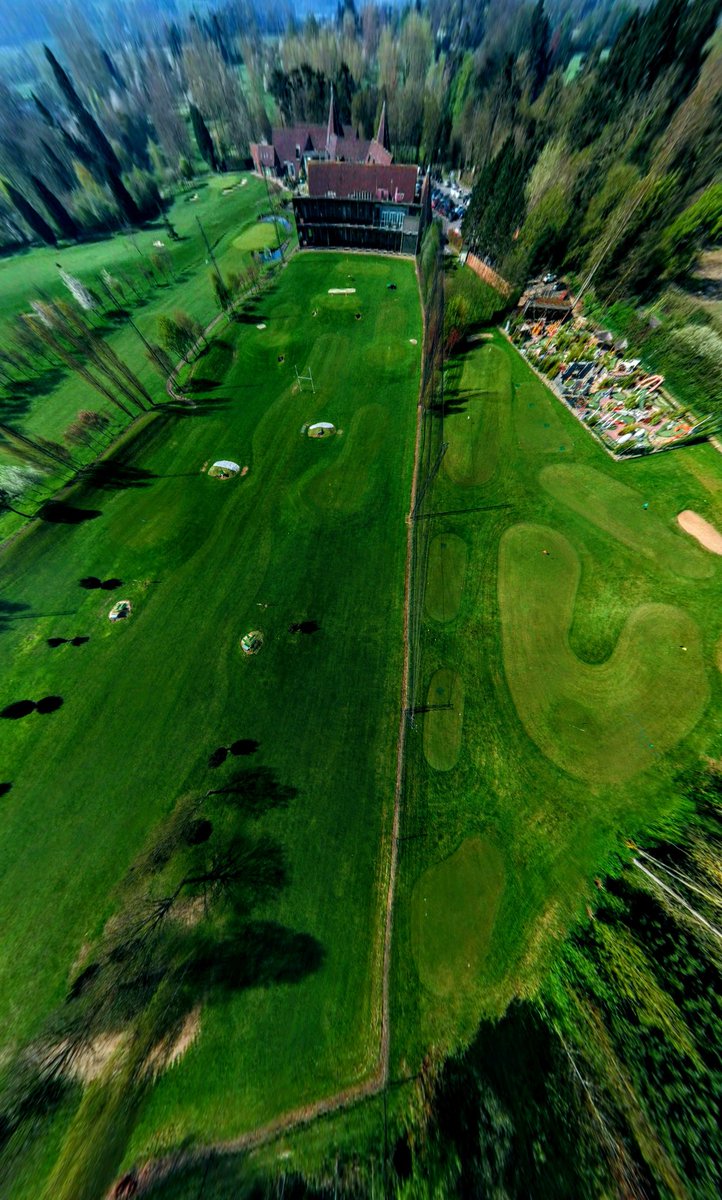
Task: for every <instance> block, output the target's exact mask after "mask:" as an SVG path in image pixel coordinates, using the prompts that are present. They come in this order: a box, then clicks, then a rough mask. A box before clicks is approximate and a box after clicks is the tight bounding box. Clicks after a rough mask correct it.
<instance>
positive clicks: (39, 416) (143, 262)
mask: <svg viewBox="0 0 722 1200" xmlns="http://www.w3.org/2000/svg"><path fill="white" fill-rule="evenodd" d="M234 184H237V186H235V187H233V190H232V191H230V192H228V193H227V194H224V189H225V188H228V187H231V186H233V185H234ZM195 189H196V190H194V191H190V192H188V193H186V194H182V195H180V196H178V197H177V198H176V199H175V201H174V202H173V204H172V205H171V206H170V208H169V210H168V216H169V218H170V220H171V221H172V223H173V226H174V227H175V229H176V232H177V233H178V236H179V239H180V240H179V241H177V242H174V241H171V240H170V238H169V236H168V233H167V231H166V229H165V226H164V225H162V224H160V223H158V224H157V225H151V226H149V227H147V228H145V229H143V230H142V231H140V232H138V233H137V234H135V235H134V236H133V237H131V236H129V235H127V234H123V233H119V234H118V235H117V236H115V237H112V238H106V239H103V240H101V241H97V242H86V243H83V244H80V245H77V246H68V247H66V248H64V249H61V250H54V249H52V248H50V249H49V248H36V249H33V250H29V251H27V252H26V253H24V254H17V255H14V256H13V257H11V258H7V259H3V260H1V261H0V331H2V332H3V333H6V331H8V330H9V328H10V325H9V323H10V321H11V319H12V318H13V317H15V316H16V314H18V313H22V312H27V311H28V309H29V306H30V302H31V301H32V300H34V299H37V298H38V297H39V296H40V294H41V293H42V294H43V295H48V296H50V297H52V298H57V297H61V298H63V299H68V298H69V293H68V291H67V289H66V288H65V287H64V286H63V284H62V282H61V280H60V277H59V274H58V271H57V268H56V266H55V264H56V262H59V263H60V264H61V265H62V266H63V267H64V268H65V270H66V271H68V272H69V273H70V274H71V275H75V276H77V277H78V278H80V279H81V280H82V281H83V283H85V284H86V285H87V286H89V287H91V288H93V289H94V290H95V291H96V292H97V293H98V294H99V296H100V297H101V299H103V300H104V302H105V304H106V307H107V306H108V305H109V304H110V301H109V299H108V298H107V296H105V293H104V292H103V291H102V287H101V286H100V284H99V282H98V277H99V275H100V272H101V270H102V269H103V268H105V269H106V270H108V271H109V272H110V273H111V275H113V274H114V273H115V272H125V273H126V274H128V275H129V276H131V278H132V279H133V280H134V281H135V284H136V287H137V288H138V289H139V291H140V295H141V298H140V299H138V297H136V296H135V295H134V294H133V292H132V291H131V290H129V289H127V290H126V296H127V298H128V304H129V308H130V311H131V315H132V317H133V320H134V321H135V323H136V325H137V326H138V328H139V329H140V331H141V332H142V333H143V334H144V335H145V337H146V338H148V339H150V340H151V341H157V340H158V329H157V319H158V317H159V316H160V315H162V314H164V313H168V314H170V313H172V312H173V311H174V310H175V309H183V310H184V311H186V312H189V313H191V315H192V316H194V317H196V318H197V319H198V320H200V321H202V322H203V323H204V324H207V323H208V322H209V321H210V320H211V319H212V318H213V317H214V316H215V315H216V314H217V313H218V305H217V303H216V301H215V299H214V295H213V291H212V288H211V281H210V271H211V269H212V266H211V264H210V262H209V260H208V252H207V250H206V247H205V244H204V242H203V239H202V236H201V232H200V230H199V228H198V224H197V221H196V218H198V219H200V221H201V222H202V225H203V228H204V230H205V232H206V235H207V237H208V239H209V241H210V243H211V246H212V247H213V252H214V255H215V257H216V260H217V262H218V265H219V267H220V269H221V270H222V271H223V272H224V273H226V272H230V271H235V270H238V269H240V268H241V267H242V266H245V265H246V263H247V261H248V258H249V254H250V252H251V250H254V249H261V248H263V247H265V246H267V245H271V244H275V241H276V236H275V231H274V227H273V225H272V224H270V223H261V222H259V221H257V216H258V214H260V213H263V212H267V211H268V196H267V193H266V189H265V186H264V184H263V182H262V181H261V180H260V179H257V178H255V177H254V176H252V175H218V176H209V177H208V178H207V179H206V180H204V181H200V182H198V183H197V184H196V185H195ZM194 195H195V196H197V197H198V199H197V200H193V199H192V197H193V196H194ZM154 241H162V242H164V243H165V247H166V249H167V251H168V253H169V255H170V256H171V259H172V263H173V270H174V273H175V278H173V279H172V278H170V276H167V277H166V278H165V280H164V281H163V282H162V283H161V284H159V285H157V286H152V287H151V286H149V285H148V283H147V282H145V281H144V280H143V278H142V276H141V274H140V271H141V268H144V269H146V270H148V269H150V268H151V263H150V261H149V260H150V257H151V256H152V255H153V254H154V253H155V252H156V251H155V249H154V246H153V243H154ZM156 277H157V278H160V276H158V275H157V272H156ZM101 328H102V329H103V330H104V331H105V333H106V334H107V336H108V338H109V341H110V344H111V345H112V346H113V348H114V350H115V351H116V353H117V354H118V355H119V356H120V357H121V358H123V360H124V361H126V362H127V363H128V365H129V366H130V367H131V369H132V370H133V371H135V372H136V374H137V375H138V376H139V378H140V379H142V381H143V382H144V383H145V385H146V387H147V388H148V389H149V391H150V392H151V395H153V396H154V398H155V399H156V400H164V399H166V396H165V391H164V387H163V382H162V380H161V378H160V376H159V375H158V374H157V372H156V371H155V370H154V369H153V368H152V366H151V365H150V363H149V362H148V360H147V358H146V348H145V346H144V345H143V343H142V342H141V341H140V339H139V338H138V337H137V335H136V334H135V333H134V331H133V330H132V328H131V327H130V326H129V324H128V323H127V321H126V320H125V319H124V318H123V317H122V316H120V317H116V316H113V315H112V314H108V315H106V316H104V317H103V318H102V324H101ZM81 408H90V409H96V410H100V411H103V412H106V413H107V414H108V415H109V416H110V417H111V419H112V426H111V429H110V433H112V432H114V431H115V432H117V431H118V430H120V429H121V428H122V422H123V421H125V420H126V418H124V417H123V416H122V414H121V413H120V412H119V411H118V410H117V409H115V408H114V407H113V406H111V405H109V404H108V403H107V401H105V400H104V399H103V397H101V396H100V395H99V394H98V393H97V392H96V391H95V390H94V389H93V388H90V387H88V386H87V385H86V384H85V383H84V381H83V380H81V379H80V378H79V376H77V375H76V374H74V373H72V372H70V371H69V370H67V371H64V370H45V371H44V372H43V373H42V374H40V375H39V376H38V378H37V380H35V381H33V383H32V385H30V386H25V385H23V386H18V387H14V388H13V390H12V394H10V393H8V392H7V391H6V394H5V395H4V396H2V397H0V418H1V419H2V420H3V421H6V422H7V423H8V424H9V425H11V426H13V427H15V428H20V429H22V430H26V431H27V432H28V433H30V434H41V435H42V436H44V437H48V438H51V439H54V440H56V441H61V440H62V435H63V433H64V431H65V430H66V429H67V427H68V425H69V424H70V422H71V421H72V420H73V418H74V417H75V415H76V413H77V412H78V410H79V409H81ZM4 453H5V451H4V450H3V448H2V447H1V446H0V459H1V456H2V455H3V454H4ZM74 454H75V455H76V457H77V458H78V459H79V460H80V461H83V460H84V458H86V459H87V457H88V451H83V450H77V449H75V450H74ZM21 507H22V506H21ZM21 523H22V522H21V521H20V520H19V519H18V518H16V517H15V516H13V514H8V513H2V514H0V536H5V535H6V534H8V533H11V532H13V531H14V530H15V529H16V528H19V526H20V524H21Z"/></svg>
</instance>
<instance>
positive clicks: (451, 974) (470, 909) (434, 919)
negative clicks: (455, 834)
mask: <svg viewBox="0 0 722 1200" xmlns="http://www.w3.org/2000/svg"><path fill="white" fill-rule="evenodd" d="M504 878H505V872H504V860H503V858H502V855H501V853H500V851H499V850H498V849H497V847H496V846H495V845H494V844H493V843H492V842H489V841H487V840H486V839H482V838H478V837H471V838H467V839H466V841H465V842H462V844H461V846H460V847H459V849H458V850H457V851H456V852H455V853H454V854H452V855H451V857H450V858H447V859H445V860H444V862H441V863H438V864H437V865H436V866H433V867H429V869H428V870H427V871H424V873H423V875H422V876H421V877H420V878H419V879H418V880H417V881H416V885H415V887H414V891H413V896H412V899H411V948H412V953H413V956H414V961H415V962H416V969H417V971H418V973H419V977H420V979H421V982H422V983H423V984H424V986H425V987H427V988H428V989H429V991H431V992H433V993H434V994H435V995H437V996H449V995H451V994H452V993H454V992H456V991H458V990H459V989H463V988H465V987H469V986H471V985H473V983H474V982H475V980H476V977H477V976H478V974H479V972H480V970H481V968H482V966H483V963H484V959H485V958H486V955H487V952H488V948H489V942H490V940H491V935H492V931H493V929H494V921H495V919H496V914H497V910H498V908H499V901H500V899H501V894H502V891H503V889H504Z"/></svg>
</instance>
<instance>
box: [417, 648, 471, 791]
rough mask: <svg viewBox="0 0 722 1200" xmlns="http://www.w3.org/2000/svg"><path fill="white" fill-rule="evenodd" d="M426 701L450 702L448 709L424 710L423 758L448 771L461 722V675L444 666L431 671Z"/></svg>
mask: <svg viewBox="0 0 722 1200" xmlns="http://www.w3.org/2000/svg"><path fill="white" fill-rule="evenodd" d="M426 703H427V704H429V705H437V704H450V705H451V707H450V708H436V707H434V708H431V709H430V711H429V712H427V713H424V754H425V756H426V761H427V762H428V764H429V766H431V767H433V768H434V770H436V771H450V770H451V769H452V768H453V767H455V766H456V763H457V761H458V758H459V751H460V750H461V731H462V728H463V725H464V681H463V680H462V678H461V676H460V675H459V674H458V673H457V672H456V671H449V670H448V669H447V668H446V667H441V668H440V669H439V670H438V671H435V672H434V674H433V675H432V677H431V682H430V684H429V692H428V695H427V697H426Z"/></svg>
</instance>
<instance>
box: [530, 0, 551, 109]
mask: <svg viewBox="0 0 722 1200" xmlns="http://www.w3.org/2000/svg"><path fill="white" fill-rule="evenodd" d="M529 67H530V71H531V98H532V100H536V98H537V96H538V95H539V93H540V92H541V90H542V88H543V87H544V84H545V82H546V78H547V75H548V74H549V18H548V17H547V15H546V13H545V11H544V0H537V4H536V6H535V8H534V11H533V13H532V17H531V47H530V50H529Z"/></svg>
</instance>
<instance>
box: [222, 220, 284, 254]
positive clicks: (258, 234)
mask: <svg viewBox="0 0 722 1200" xmlns="http://www.w3.org/2000/svg"><path fill="white" fill-rule="evenodd" d="M277 225H278V223H277V222H275V221H273V222H272V221H257V222H256V224H255V225H250V226H249V227H248V229H244V231H243V233H239V235H238V237H235V238H234V239H233V245H234V246H235V248H236V250H268V249H269V248H270V247H273V248H274V249H275V248H276V247H277V246H278V238H279V236H280V238H281V241H283V238H284V229H283V227H282V226H278V234H276V227H277Z"/></svg>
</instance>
